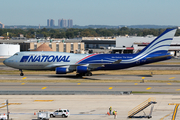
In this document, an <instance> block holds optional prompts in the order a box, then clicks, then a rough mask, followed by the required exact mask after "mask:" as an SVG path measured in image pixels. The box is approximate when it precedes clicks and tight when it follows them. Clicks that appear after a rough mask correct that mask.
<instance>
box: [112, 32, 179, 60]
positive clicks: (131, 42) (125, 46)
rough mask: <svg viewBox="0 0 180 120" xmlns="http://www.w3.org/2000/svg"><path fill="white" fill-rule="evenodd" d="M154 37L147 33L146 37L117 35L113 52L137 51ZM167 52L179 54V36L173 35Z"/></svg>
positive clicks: (174, 54)
mask: <svg viewBox="0 0 180 120" xmlns="http://www.w3.org/2000/svg"><path fill="white" fill-rule="evenodd" d="M155 38H156V37H154V36H152V35H148V36H146V37H137V36H127V37H124V36H123V37H117V38H116V47H115V48H112V52H113V53H122V54H123V53H130V54H132V53H137V52H139V51H141V50H142V49H143V48H144V47H146V46H147V45H148V44H149V43H150V42H152V41H153V40H154V39H155ZM169 52H170V53H171V55H173V56H177V57H179V56H180V37H174V38H173V41H172V42H171V45H170V47H169Z"/></svg>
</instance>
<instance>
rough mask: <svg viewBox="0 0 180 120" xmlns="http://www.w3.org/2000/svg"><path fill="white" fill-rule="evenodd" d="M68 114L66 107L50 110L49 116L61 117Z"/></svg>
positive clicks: (65, 116)
mask: <svg viewBox="0 0 180 120" xmlns="http://www.w3.org/2000/svg"><path fill="white" fill-rule="evenodd" d="M69 116H70V112H69V110H68V109H60V110H56V111H54V112H50V117H63V118H67V117H69Z"/></svg>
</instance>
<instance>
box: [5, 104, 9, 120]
mask: <svg viewBox="0 0 180 120" xmlns="http://www.w3.org/2000/svg"><path fill="white" fill-rule="evenodd" d="M6 106H7V120H9V110H8V100H6Z"/></svg>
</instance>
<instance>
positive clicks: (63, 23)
mask: <svg viewBox="0 0 180 120" xmlns="http://www.w3.org/2000/svg"><path fill="white" fill-rule="evenodd" d="M66 21H67V20H66V19H59V20H58V26H59V27H61V28H66V27H67V22H66Z"/></svg>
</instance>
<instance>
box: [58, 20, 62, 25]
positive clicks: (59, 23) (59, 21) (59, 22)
mask: <svg viewBox="0 0 180 120" xmlns="http://www.w3.org/2000/svg"><path fill="white" fill-rule="evenodd" d="M58 27H61V19H59V20H58Z"/></svg>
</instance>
